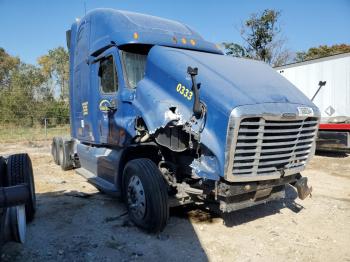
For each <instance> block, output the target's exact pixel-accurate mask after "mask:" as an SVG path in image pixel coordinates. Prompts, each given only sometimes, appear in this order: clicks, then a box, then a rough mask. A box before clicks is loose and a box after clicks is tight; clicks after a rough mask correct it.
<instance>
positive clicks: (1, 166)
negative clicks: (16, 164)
mask: <svg viewBox="0 0 350 262" xmlns="http://www.w3.org/2000/svg"><path fill="white" fill-rule="evenodd" d="M6 174H7V171H6V161H5V159H4V158H3V157H1V156H0V187H4V186H6Z"/></svg>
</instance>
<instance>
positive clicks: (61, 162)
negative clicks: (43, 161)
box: [58, 146, 63, 165]
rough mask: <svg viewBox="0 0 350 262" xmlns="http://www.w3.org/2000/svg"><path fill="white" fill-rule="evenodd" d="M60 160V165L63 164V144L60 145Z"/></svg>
mask: <svg viewBox="0 0 350 262" xmlns="http://www.w3.org/2000/svg"><path fill="white" fill-rule="evenodd" d="M58 154H59V161H60V165H62V164H63V146H60V147H59V153H58Z"/></svg>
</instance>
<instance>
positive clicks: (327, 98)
mask: <svg viewBox="0 0 350 262" xmlns="http://www.w3.org/2000/svg"><path fill="white" fill-rule="evenodd" d="M275 69H276V70H277V72H279V73H280V74H281V75H283V76H284V77H285V78H287V79H288V80H289V81H290V82H292V83H293V84H294V85H295V86H296V87H297V88H299V89H300V90H301V91H302V92H303V93H304V94H305V95H306V96H307V97H308V98H310V99H312V98H314V99H313V102H314V103H315V104H316V106H318V108H319V109H320V111H321V116H322V118H321V124H320V132H319V140H318V147H319V148H320V149H341V150H345V151H350V53H344V54H339V55H333V56H328V57H323V58H319V59H313V60H309V61H305V62H300V63H292V64H288V65H284V66H280V67H276V68H275ZM320 81H322V82H323V81H326V83H325V85H324V86H323V87H321V88H320V89H319V83H320Z"/></svg>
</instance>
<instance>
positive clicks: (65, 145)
mask: <svg viewBox="0 0 350 262" xmlns="http://www.w3.org/2000/svg"><path fill="white" fill-rule="evenodd" d="M70 142H71V141H67V140H65V139H63V138H59V139H58V159H59V162H60V165H61V168H62V170H63V171H67V170H70V169H72V168H73V167H74V165H73V160H72V159H71V157H70V153H71V151H70Z"/></svg>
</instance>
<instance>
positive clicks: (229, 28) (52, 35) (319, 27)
mask: <svg viewBox="0 0 350 262" xmlns="http://www.w3.org/2000/svg"><path fill="white" fill-rule="evenodd" d="M84 6H85V7H86V10H87V12H88V11H89V10H92V9H94V8H99V7H110V8H115V9H121V10H128V11H134V12H140V13H145V14H150V15H155V16H160V17H164V18H168V19H173V20H177V21H180V22H183V23H185V24H187V25H189V26H190V27H192V28H193V29H195V30H196V31H197V32H199V33H200V34H201V35H202V36H203V37H204V38H205V39H206V40H209V41H212V42H214V43H222V42H236V43H241V42H242V39H241V37H240V34H239V28H240V25H241V24H242V22H243V21H244V20H246V19H247V18H248V17H249V15H250V14H251V13H256V12H261V11H263V10H264V9H267V8H269V9H275V10H279V11H281V17H280V23H281V27H282V33H283V37H284V38H285V39H286V40H287V42H286V47H287V48H288V49H289V50H290V51H291V52H297V51H302V50H307V49H308V48H310V47H314V46H319V45H325V44H326V45H333V44H340V43H346V44H350V0H332V1H331V0H330V1H326V0H324V1H322V0H318V1H316V0H308V1H302V0H295V1H292V0H265V1H264V0H240V1H238V0H237V1H235V0H231V1H230V0H193V1H190V0H176V1H167V0H144V1H142V0H56V1H53V0H52V1H50V0H30V1H29V0H22V1H20V0H0V47H3V48H5V50H6V51H7V52H8V53H10V54H11V55H15V56H18V57H20V58H21V60H22V61H24V62H26V63H32V64H35V63H36V61H37V58H38V57H39V56H41V55H44V54H46V53H47V51H48V50H50V49H52V48H55V47H57V46H65V45H66V42H65V32H66V30H68V29H69V28H70V26H71V24H72V23H73V22H74V20H75V18H80V17H82V16H84V14H85V8H84Z"/></svg>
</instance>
